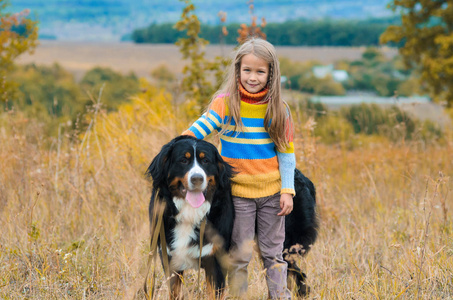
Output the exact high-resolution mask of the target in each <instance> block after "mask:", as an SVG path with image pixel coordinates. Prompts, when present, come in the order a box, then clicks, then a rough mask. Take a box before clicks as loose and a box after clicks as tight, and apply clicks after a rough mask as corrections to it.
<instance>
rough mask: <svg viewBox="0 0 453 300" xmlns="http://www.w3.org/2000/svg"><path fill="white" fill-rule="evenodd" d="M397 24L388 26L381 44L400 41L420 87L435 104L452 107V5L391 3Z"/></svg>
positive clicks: (413, 0)
mask: <svg viewBox="0 0 453 300" xmlns="http://www.w3.org/2000/svg"><path fill="white" fill-rule="evenodd" d="M389 7H390V8H391V9H392V10H393V11H400V12H401V25H391V26H389V27H388V28H387V30H386V31H385V32H384V33H383V34H382V35H381V38H380V41H381V43H388V42H397V43H398V42H402V43H403V45H402V46H401V48H399V53H400V54H401V55H402V56H403V58H404V62H405V64H406V66H407V67H419V69H420V79H421V82H422V87H423V88H424V89H425V90H426V91H428V92H429V93H430V95H431V97H432V98H433V99H434V100H437V101H447V103H448V106H449V107H452V106H453V5H452V4H451V1H450V0H436V1H433V0H393V1H391V2H390V4H389Z"/></svg>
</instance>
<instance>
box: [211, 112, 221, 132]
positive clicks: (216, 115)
mask: <svg viewBox="0 0 453 300" xmlns="http://www.w3.org/2000/svg"><path fill="white" fill-rule="evenodd" d="M209 114H210V115H213V116H214V117H215V118H216V119H217V121H219V123H222V118H221V117H220V116H219V114H218V113H216V112H215V111H214V110H212V109H210V110H209ZM216 127H217V126H215V125H214V128H216Z"/></svg>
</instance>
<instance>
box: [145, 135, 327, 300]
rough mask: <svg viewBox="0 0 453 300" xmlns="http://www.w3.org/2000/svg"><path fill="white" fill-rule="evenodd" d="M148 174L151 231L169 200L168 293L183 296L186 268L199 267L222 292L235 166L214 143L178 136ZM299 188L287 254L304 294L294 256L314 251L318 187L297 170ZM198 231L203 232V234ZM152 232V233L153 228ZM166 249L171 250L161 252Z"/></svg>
mask: <svg viewBox="0 0 453 300" xmlns="http://www.w3.org/2000/svg"><path fill="white" fill-rule="evenodd" d="M146 175H147V176H149V177H151V178H152V196H151V201H150V204H149V217H150V224H151V230H156V224H157V217H156V210H155V208H156V207H158V206H160V205H162V204H164V205H165V209H164V211H163V215H162V224H163V225H162V226H163V229H164V232H165V235H164V236H165V241H166V245H165V249H162V240H163V239H161V238H160V237H159V241H158V245H159V253H160V256H161V260H162V263H163V266H164V270H165V271H166V273H167V274H172V275H173V276H171V279H170V297H171V298H178V299H179V298H182V289H181V286H182V281H181V279H182V275H183V272H184V270H187V269H198V268H199V267H201V268H204V269H205V272H206V280H207V288H208V293H210V294H211V295H213V296H214V295H215V297H219V296H220V295H221V293H222V292H223V291H224V288H225V277H226V274H227V271H228V259H227V258H228V251H229V250H230V241H231V234H232V229H233V222H234V206H233V201H232V195H231V184H230V180H231V178H232V176H234V171H233V169H232V167H231V166H230V165H229V164H228V163H226V162H225V161H224V160H223V159H222V157H221V156H220V154H219V152H218V151H217V148H216V147H215V146H214V145H212V144H211V143H208V142H206V141H203V140H199V139H196V138H194V137H191V136H179V137H176V138H175V139H173V140H172V141H170V142H169V143H168V144H166V145H164V146H163V147H162V149H161V151H160V152H159V153H158V155H157V156H156V157H155V158H154V159H153V161H152V162H151V164H150V166H149V168H148V170H147V172H146ZM295 189H296V196H295V197H294V208H293V211H292V213H291V214H289V215H288V216H286V219H285V223H286V227H285V229H286V238H285V242H284V249H285V250H284V253H283V257H284V258H285V260H286V261H287V262H288V278H291V280H292V282H295V283H296V285H297V290H298V292H299V294H301V295H305V294H306V293H307V292H308V287H307V286H306V285H305V277H306V276H305V274H304V273H302V271H301V270H300V268H299V267H298V266H297V264H296V262H297V259H296V258H298V257H300V256H301V255H305V254H306V253H307V252H308V251H309V250H310V248H311V246H312V245H313V243H314V242H315V240H316V237H317V232H318V224H319V222H318V218H317V214H316V208H315V206H316V205H315V198H316V195H315V187H314V185H313V183H312V182H311V181H310V180H309V179H308V178H306V177H305V176H304V175H303V174H302V173H301V172H300V171H299V170H296V173H295ZM203 222H204V224H205V226H203V225H202V224H203ZM200 231H202V232H203V235H202V237H201V239H200ZM151 234H152V236H153V232H152V233H151ZM200 240H201V241H202V247H201V249H200ZM163 250H164V251H165V253H166V254H167V255H162V254H163ZM163 257H168V262H164V261H163ZM214 293H215V294H214Z"/></svg>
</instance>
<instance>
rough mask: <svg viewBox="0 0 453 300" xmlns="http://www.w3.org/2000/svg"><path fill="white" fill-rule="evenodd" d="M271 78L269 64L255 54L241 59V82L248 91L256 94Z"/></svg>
mask: <svg viewBox="0 0 453 300" xmlns="http://www.w3.org/2000/svg"><path fill="white" fill-rule="evenodd" d="M268 78H269V64H268V63H267V62H266V61H265V60H264V59H261V58H259V57H257V56H255V55H254V54H246V55H244V56H243V57H242V59H241V77H240V79H241V84H242V86H243V87H244V88H245V89H246V90H247V92H249V93H252V94H255V93H258V92H259V91H261V90H262V89H264V88H265V87H266V85H267V80H268Z"/></svg>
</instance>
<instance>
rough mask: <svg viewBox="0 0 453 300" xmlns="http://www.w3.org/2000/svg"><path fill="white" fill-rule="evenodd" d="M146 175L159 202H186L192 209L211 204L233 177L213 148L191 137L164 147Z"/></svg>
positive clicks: (230, 169) (184, 137) (228, 166)
mask: <svg viewBox="0 0 453 300" xmlns="http://www.w3.org/2000/svg"><path fill="white" fill-rule="evenodd" d="M146 175H148V176H150V177H152V179H153V189H154V190H155V191H159V193H160V198H166V199H173V198H174V197H177V198H180V199H186V201H187V202H188V203H189V204H190V205H191V206H192V207H195V208H196V207H199V206H201V205H202V204H203V202H204V201H212V199H213V197H214V193H215V192H216V191H217V192H218V191H221V190H225V189H227V188H229V182H230V179H231V177H232V175H233V172H232V168H231V166H230V165H229V164H228V163H226V162H225V161H224V160H223V159H222V157H221V156H220V154H219V152H218V151H217V149H216V147H215V146H214V145H212V144H210V143H208V142H206V141H203V140H199V139H196V138H194V137H191V136H179V137H177V138H175V139H173V140H172V141H170V142H169V143H168V144H166V145H164V146H163V147H162V149H161V151H160V152H159V154H158V155H157V156H156V157H155V158H154V159H153V161H152V162H151V165H150V166H149V168H148V170H147V172H146Z"/></svg>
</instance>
